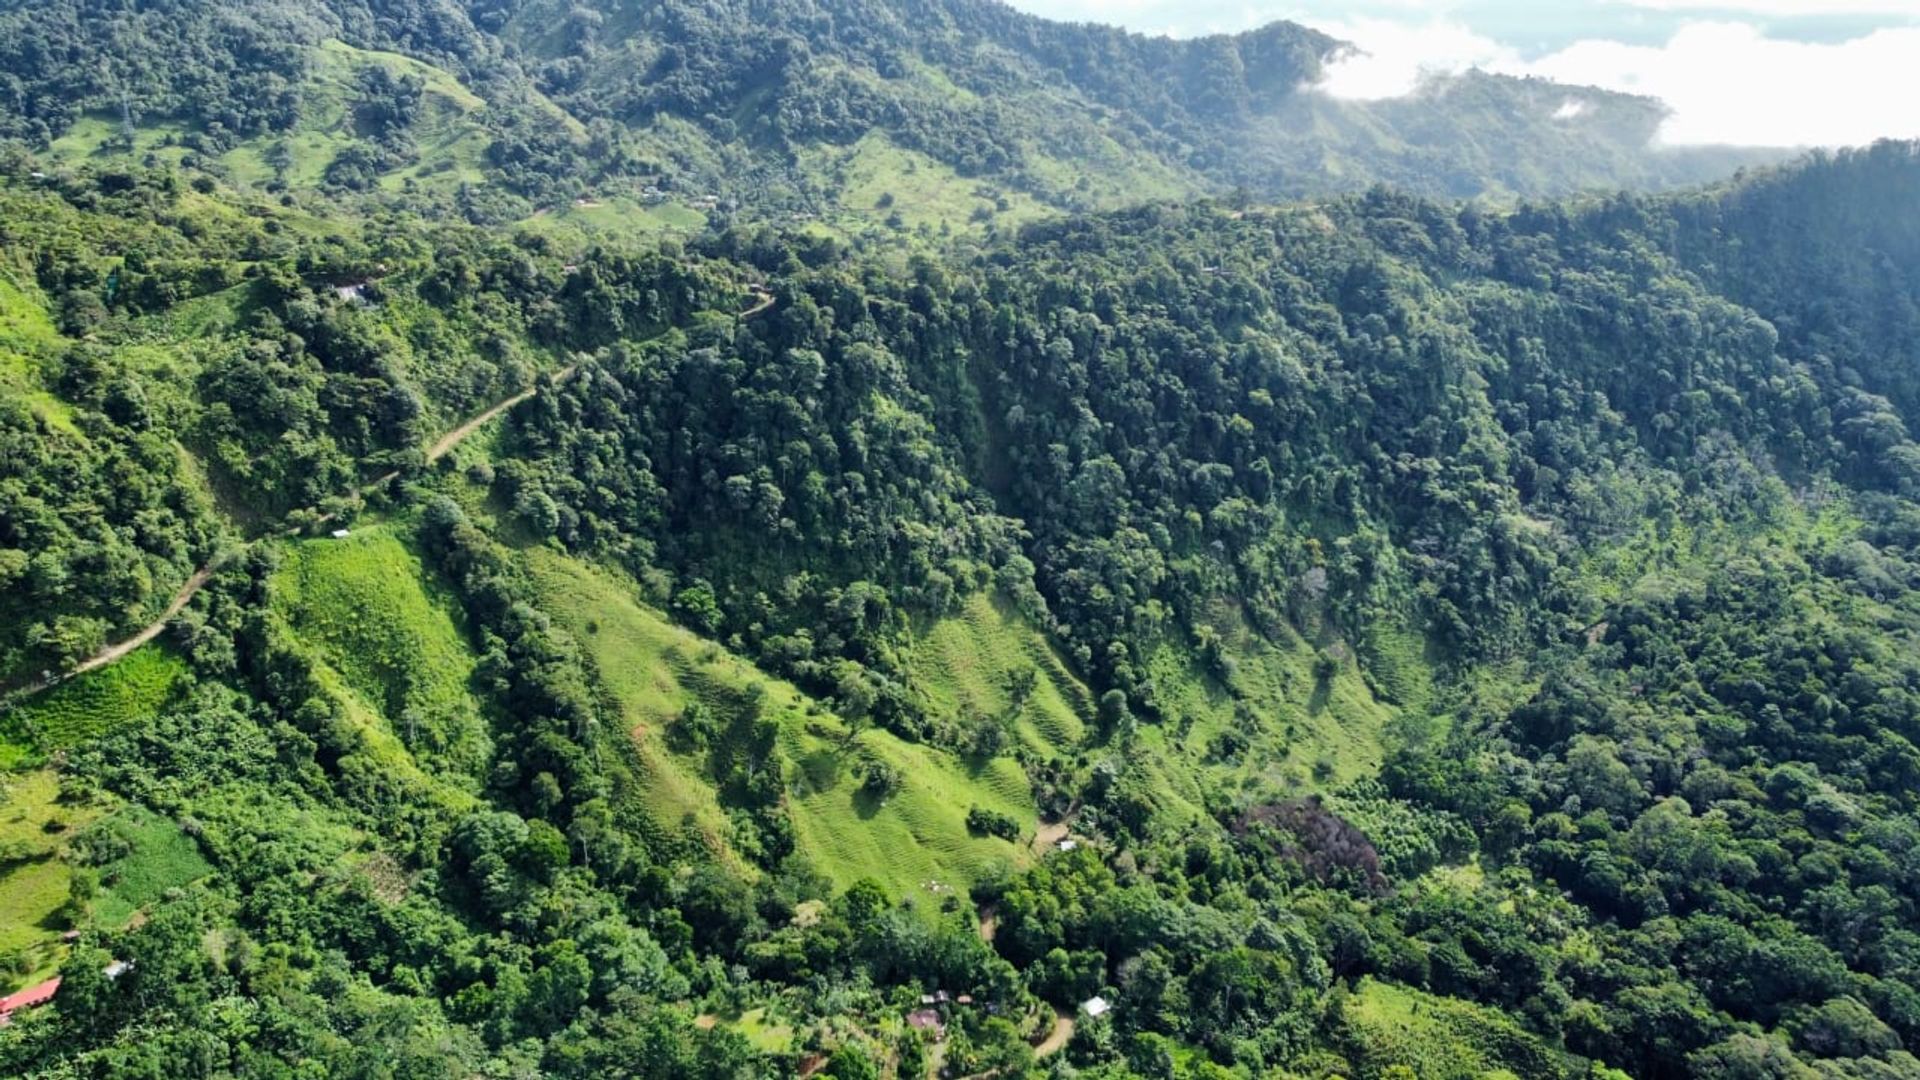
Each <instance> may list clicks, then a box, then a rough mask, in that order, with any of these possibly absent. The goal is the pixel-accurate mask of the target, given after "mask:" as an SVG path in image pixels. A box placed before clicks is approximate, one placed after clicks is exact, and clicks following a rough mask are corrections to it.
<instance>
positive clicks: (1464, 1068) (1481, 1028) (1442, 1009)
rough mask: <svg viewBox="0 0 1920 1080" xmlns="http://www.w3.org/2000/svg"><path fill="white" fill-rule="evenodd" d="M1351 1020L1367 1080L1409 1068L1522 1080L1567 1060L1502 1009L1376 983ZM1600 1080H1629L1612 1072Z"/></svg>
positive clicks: (1461, 1079)
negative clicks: (1389, 1069)
mask: <svg viewBox="0 0 1920 1080" xmlns="http://www.w3.org/2000/svg"><path fill="white" fill-rule="evenodd" d="M1344 1020H1345V1025H1346V1041H1347V1042H1348V1044H1349V1045H1350V1046H1352V1047H1354V1049H1355V1053H1356V1055H1357V1058H1358V1060H1356V1062H1355V1064H1356V1065H1358V1066H1359V1071H1360V1074H1361V1075H1364V1076H1373V1075H1377V1074H1378V1073H1379V1071H1380V1070H1382V1069H1385V1068H1387V1067H1388V1066H1391V1065H1405V1066H1407V1067H1409V1068H1411V1069H1412V1070H1413V1071H1414V1074H1415V1075H1416V1076H1418V1077H1419V1078H1420V1080H1517V1078H1518V1077H1521V1076H1537V1075H1543V1073H1542V1071H1541V1066H1542V1065H1544V1064H1545V1063H1547V1062H1554V1061H1558V1060H1559V1058H1560V1055H1559V1053H1558V1052H1557V1051H1555V1050H1553V1049H1552V1048H1550V1047H1548V1046H1546V1045H1545V1044H1543V1043H1542V1042H1541V1041H1540V1040H1539V1039H1538V1038H1537V1037H1536V1036H1533V1035H1531V1034H1529V1033H1527V1032H1526V1031H1524V1030H1522V1028H1521V1027H1520V1025H1519V1024H1518V1023H1516V1022H1515V1021H1514V1020H1513V1019H1512V1018H1510V1017H1508V1016H1507V1015H1505V1014H1504V1013H1501V1012H1500V1011H1498V1010H1496V1009H1490V1008H1487V1007H1486V1006H1483V1005H1476V1004H1474V1003H1473V1002H1469V1001H1462V1000H1460V999H1458V998H1444V997H1438V996H1435V995H1433V994H1428V993H1424V992H1422V991H1419V990H1414V989H1411V988H1408V987H1404V986H1399V985H1396V984H1393V983H1384V982H1380V981H1378V980H1375V979H1372V978H1366V979H1362V980H1361V982H1360V985H1359V987H1358V988H1357V989H1356V990H1355V992H1354V993H1353V995H1352V996H1351V997H1349V998H1347V1000H1346V1008H1345V1012H1344ZM1595 1075H1596V1077H1601V1078H1621V1080H1624V1077H1623V1074H1620V1073H1616V1072H1613V1071H1612V1070H1603V1071H1601V1072H1599V1073H1596V1074H1595Z"/></svg>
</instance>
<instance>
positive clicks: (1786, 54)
mask: <svg viewBox="0 0 1920 1080" xmlns="http://www.w3.org/2000/svg"><path fill="white" fill-rule="evenodd" d="M1639 2H1645V3H1662V2H1673V0H1639ZM1747 2H1749V3H1765V2H1769V0H1747ZM1779 2H1781V3H1783V4H1784V3H1786V2H1787V0H1779ZM1856 2H1868V0H1856ZM1325 29H1327V30H1328V31H1329V32H1330V33H1334V34H1335V35H1337V36H1341V37H1345V38H1346V39H1347V40H1349V41H1354V42H1356V43H1358V44H1359V46H1360V47H1361V49H1362V50H1363V51H1362V52H1359V53H1356V54H1354V55H1351V56H1348V57H1345V58H1343V59H1341V60H1339V61H1337V62H1336V63H1334V64H1333V65H1331V66H1330V68H1329V70H1328V73H1327V76H1326V78H1325V79H1324V80H1323V81H1322V82H1321V83H1320V84H1318V86H1317V89H1319V90H1321V91H1322V92H1325V93H1327V94H1331V95H1333V96H1335V97H1342V98H1351V99H1360V100H1371V99H1379V98H1384V97H1397V96H1400V95H1403V94H1406V93H1408V92H1409V91H1411V90H1412V89H1413V88H1414V87H1415V86H1417V85H1418V84H1419V82H1420V80H1421V79H1422V78H1424V77H1427V76H1430V75H1432V74H1436V73H1457V72H1460V71H1465V70H1467V69H1469V68H1475V67H1477V68H1481V69H1483V70H1488V71H1496V72H1501V73H1504V74H1510V75H1537V76H1541V77H1544V78H1549V79H1554V80H1556V81H1559V82H1563V83H1569V84H1575V85H1583V86H1598V87H1603V88H1606V89H1610V90H1620V91H1625V92H1627V93H1634V94H1646V95H1649V96H1652V97H1657V98H1659V99H1661V100H1662V101H1664V102H1666V104H1667V105H1668V107H1669V108H1671V109H1672V110H1673V115H1672V116H1671V117H1670V118H1669V119H1668V121H1667V122H1666V124H1665V125H1663V127H1662V128H1661V131H1660V140H1661V141H1662V142H1663V143H1666V144H1669V145H1676V146H1684V145H1703V144H1715V143H1724V144H1732V145H1740V146H1847V145H1860V144H1863V143H1868V142H1872V141H1873V140H1874V139H1876V138H1882V137H1904V138H1913V137H1920V110H1916V109H1915V108H1914V107H1913V103H1914V102H1916V101H1920V27H1898V28H1889V29H1881V30H1876V31H1874V32H1872V33H1870V34H1866V35H1864V36H1861V37H1858V38H1854V39H1852V40H1848V41H1842V42H1835V43H1831V44H1824V43H1813V42H1804V41H1791V40H1783V39H1777V38H1769V37H1767V36H1765V35H1764V34H1762V33H1761V32H1760V31H1759V30H1758V29H1756V28H1754V27H1752V26H1748V25H1746V24H1743V23H1737V22H1705V21H1702V22H1692V23H1688V24H1686V25H1685V26H1683V27H1682V28H1681V29H1680V30H1679V31H1678V32H1676V33H1675V34H1674V35H1673V37H1671V38H1670V39H1668V41H1667V42H1666V43H1665V44H1663V45H1657V46H1648V45H1629V44H1625V43H1622V42H1617V41H1602V40H1592V41H1582V42H1578V43H1576V44H1574V45H1571V46H1568V47H1567V48H1564V49H1561V50H1560V51H1558V52H1554V53H1551V54H1549V55H1546V56H1543V57H1539V58H1537V59H1534V60H1523V59H1521V58H1520V57H1519V55H1518V54H1516V53H1515V52H1514V51H1513V50H1511V49H1509V48H1507V47H1505V46H1502V45H1500V44H1499V43H1498V42H1495V41H1493V40H1491V39H1489V38H1486V37H1484V36H1481V35H1479V34H1475V33H1474V32H1472V31H1471V30H1468V29H1466V28H1464V27H1462V26H1460V25H1458V24H1456V23H1451V22H1448V21H1445V20H1435V21H1431V22H1428V23H1426V24H1424V25H1416V24H1405V23H1391V22H1378V21H1374V20H1356V21H1354V22H1351V23H1345V24H1331V25H1328V26H1326V27H1325Z"/></svg>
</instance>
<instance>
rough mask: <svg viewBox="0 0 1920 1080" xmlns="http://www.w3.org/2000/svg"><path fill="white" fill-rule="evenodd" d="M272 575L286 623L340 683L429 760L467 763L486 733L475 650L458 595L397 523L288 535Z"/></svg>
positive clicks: (461, 767)
mask: <svg viewBox="0 0 1920 1080" xmlns="http://www.w3.org/2000/svg"><path fill="white" fill-rule="evenodd" d="M287 550H288V558H287V560H286V562H285V563H284V564H283V565H282V566H281V568H280V572H279V573H278V574H277V575H276V576H275V578H274V604H275V607H276V608H277V609H278V610H279V611H280V612H281V613H282V614H283V615H284V616H285V617H286V620H287V624H288V625H289V626H290V627H291V628H292V629H293V631H294V632H295V633H296V634H298V635H299V636H300V637H301V639H302V640H304V641H306V642H308V643H309V644H310V645H311V646H312V647H313V649H314V652H315V656H316V659H318V660H320V661H321V662H322V663H323V664H324V665H325V666H326V667H327V668H328V669H329V670H331V671H332V672H336V673H338V677H339V679H340V681H341V682H342V683H343V684H344V689H346V690H348V691H350V692H351V694H352V696H353V697H354V698H355V699H356V700H357V702H359V703H363V704H364V706H365V707H366V709H367V710H368V711H369V712H371V713H373V714H374V716H370V717H368V718H367V721H368V722H369V723H370V724H373V725H374V726H376V727H382V728H384V729H385V730H387V731H388V732H391V734H392V736H393V737H394V738H396V739H398V740H399V741H400V743H401V744H402V745H403V747H404V748H405V751H406V752H410V753H411V754H412V755H413V756H415V757H418V758H420V759H421V760H422V761H424V762H429V763H432V764H435V765H443V766H445V767H447V768H450V769H452V770H453V771H455V772H460V773H468V774H471V773H472V772H474V771H476V770H477V769H479V768H480V767H481V765H482V764H483V763H484V761H485V758H486V752H487V743H488V738H487V733H486V728H485V725H484V724H483V723H482V720H481V716H480V708H479V705H478V703H477V702H476V701H475V700H474V698H473V695H472V693H471V692H470V690H469V687H468V683H469V681H470V680H471V679H472V677H473V667H474V659H473V655H472V652H471V650H470V649H469V648H468V647H467V643H466V638H465V637H464V636H463V635H462V633H461V631H460V628H459V625H458V624H457V623H456V622H455V618H454V610H455V608H454V605H453V604H452V602H451V601H450V600H449V599H448V598H446V597H444V596H442V595H440V593H439V591H438V590H436V589H434V588H432V587H431V585H430V581H431V578H430V577H429V576H428V574H427V572H426V568H425V567H424V566H423V565H422V564H421V562H420V558H419V556H417V555H415V554H414V552H413V551H412V549H410V548H408V547H407V546H406V544H405V543H403V542H402V540H401V538H400V536H399V535H398V534H397V533H396V532H395V527H394V526H392V525H375V526H372V527H366V528H359V529H355V530H354V531H353V534H352V535H351V536H348V537H346V538H344V539H338V540H334V539H324V540H308V541H302V542H299V543H295V544H290V545H288V549H287Z"/></svg>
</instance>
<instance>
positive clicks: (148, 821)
mask: <svg viewBox="0 0 1920 1080" xmlns="http://www.w3.org/2000/svg"><path fill="white" fill-rule="evenodd" d="M101 827H108V828H113V829H116V830H117V831H119V832H120V833H121V835H123V836H125V837H126V838H127V839H128V840H129V841H130V842H131V845H132V850H131V851H129V852H128V854H127V855H126V856H125V857H123V858H119V859H115V860H114V861H112V862H110V863H108V864H107V865H105V866H102V867H101V868H100V884H101V889H100V894H99V895H98V896H96V897H95V898H94V901H93V908H92V912H91V915H92V918H93V920H94V921H95V922H96V923H98V924H100V925H101V926H105V927H121V926H125V925H126V924H127V920H129V919H131V918H133V915H134V913H135V912H137V911H139V910H141V909H142V908H144V907H146V906H147V905H148V904H151V903H153V902H154V901H155V900H158V899H160V898H161V897H163V896H165V895H166V894H167V891H168V890H169V889H177V888H180V887H182V886H184V885H188V884H191V883H192V882H195V881H198V880H199V879H200V878H203V877H205V876H207V875H208V874H209V873H212V872H213V867H212V865H211V864H209V863H208V862H207V860H206V859H205V858H203V857H201V854H200V847H199V845H198V844H196V843H194V841H193V838H192V837H190V836H188V835H187V834H186V833H184V832H181V831H180V826H179V824H177V823H176V822H173V821H170V820H168V819H167V818H164V817H162V816H160V815H159V814H156V813H154V812H153V811H151V810H148V809H147V808H145V807H143V806H131V805H130V806H126V807H124V808H122V809H121V810H120V811H118V812H117V813H115V814H114V815H113V817H112V818H110V819H108V821H106V822H104V823H103V824H102V826H101Z"/></svg>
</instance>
